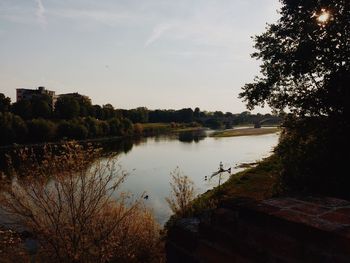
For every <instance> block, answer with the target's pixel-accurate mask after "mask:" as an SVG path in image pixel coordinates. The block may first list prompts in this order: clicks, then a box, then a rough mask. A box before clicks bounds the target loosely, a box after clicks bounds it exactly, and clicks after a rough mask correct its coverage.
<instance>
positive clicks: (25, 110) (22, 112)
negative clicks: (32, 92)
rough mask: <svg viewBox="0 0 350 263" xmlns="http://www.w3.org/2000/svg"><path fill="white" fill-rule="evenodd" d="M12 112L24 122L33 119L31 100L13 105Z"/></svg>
mask: <svg viewBox="0 0 350 263" xmlns="http://www.w3.org/2000/svg"><path fill="white" fill-rule="evenodd" d="M11 111H12V112H13V113H14V114H16V115H18V116H20V117H21V118H22V119H24V120H29V119H31V118H32V104H31V103H30V101H29V100H20V101H17V102H15V103H13V104H12V107H11Z"/></svg>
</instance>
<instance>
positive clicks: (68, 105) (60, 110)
mask: <svg viewBox="0 0 350 263" xmlns="http://www.w3.org/2000/svg"><path fill="white" fill-rule="evenodd" d="M79 112H80V106H79V103H78V100H77V99H76V98H74V97H70V96H64V97H60V98H58V100H57V102H56V105H55V114H56V117H57V118H59V119H66V120H67V119H74V118H76V117H78V116H79Z"/></svg>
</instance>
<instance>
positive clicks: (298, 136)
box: [240, 0, 350, 198]
mask: <svg viewBox="0 0 350 263" xmlns="http://www.w3.org/2000/svg"><path fill="white" fill-rule="evenodd" d="M281 3H282V9H281V18H280V20H279V21H278V22H277V23H276V24H272V25H269V26H268V27H267V31H266V32H265V33H263V34H262V35H259V36H256V37H255V47H256V49H257V50H258V51H257V52H256V53H254V54H253V57H254V58H257V59H261V60H262V62H263V64H262V66H261V73H262V76H261V77H256V79H255V82H253V83H250V84H246V85H245V86H244V88H243V92H242V93H241V94H240V96H241V97H242V98H244V99H245V101H246V102H247V105H248V108H254V107H255V106H263V105H264V104H268V105H269V106H271V107H272V108H275V109H277V110H280V111H282V110H283V109H285V108H286V109H288V110H289V111H290V112H291V113H290V114H288V115H287V118H286V119H285V121H284V127H285V129H284V131H283V133H282V136H281V140H280V143H279V145H278V147H277V149H276V152H277V154H278V156H279V157H280V160H281V164H282V173H281V184H280V186H281V188H280V189H281V190H282V191H283V192H284V193H288V194H298V195H299V194H321V195H331V196H339V197H343V198H350V192H349V190H348V188H349V185H350V177H349V176H348V173H346V172H344V171H346V170H347V167H346V166H347V164H348V163H349V162H350V156H349V153H348V148H347V145H349V136H348V135H349V130H350V129H349V107H350V103H349V99H350V97H349V83H350V1H349V0H308V1H305V0H281Z"/></svg>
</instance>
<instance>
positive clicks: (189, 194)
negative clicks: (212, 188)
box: [165, 168, 195, 217]
mask: <svg viewBox="0 0 350 263" xmlns="http://www.w3.org/2000/svg"><path fill="white" fill-rule="evenodd" d="M171 177H172V182H171V183H170V186H171V196H170V197H168V198H166V199H165V200H166V201H167V203H168V204H169V207H170V209H171V210H172V211H173V212H174V214H175V215H176V216H179V217H185V216H188V215H189V214H190V213H191V211H192V207H191V202H192V201H193V199H194V197H195V191H194V184H193V182H192V181H191V180H190V179H189V178H188V177H187V176H186V175H183V174H182V173H181V171H180V170H179V168H176V169H175V171H173V172H172V173H171Z"/></svg>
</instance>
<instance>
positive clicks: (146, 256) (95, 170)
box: [1, 143, 163, 262]
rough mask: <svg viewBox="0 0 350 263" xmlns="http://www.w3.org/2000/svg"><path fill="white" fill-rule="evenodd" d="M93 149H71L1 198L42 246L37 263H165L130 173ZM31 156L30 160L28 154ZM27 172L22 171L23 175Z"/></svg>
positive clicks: (155, 226)
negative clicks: (124, 187) (126, 187)
mask: <svg viewBox="0 0 350 263" xmlns="http://www.w3.org/2000/svg"><path fill="white" fill-rule="evenodd" d="M96 154H98V153H97V151H96V150H94V149H84V148H83V147H81V146H79V145H76V144H74V143H71V144H67V145H66V149H65V152H64V153H62V154H61V155H59V156H57V157H55V156H54V155H51V154H48V155H47V159H46V160H44V161H42V162H41V166H40V167H36V168H34V167H33V168H32V169H30V170H29V171H28V174H27V176H25V177H23V178H22V179H21V180H18V181H16V182H14V183H12V184H9V185H8V186H7V188H6V189H5V190H4V191H3V192H2V194H1V206H2V208H3V209H5V210H6V211H7V212H8V213H10V214H11V215H13V217H14V218H16V220H19V222H20V223H21V225H23V226H24V227H25V228H27V229H28V230H29V231H30V232H31V233H33V235H34V236H35V238H36V240H37V241H38V242H39V244H40V249H39V251H38V255H37V256H38V261H39V262H161V261H163V258H162V254H161V247H160V241H159V240H160V237H159V233H160V228H159V226H158V224H157V223H156V221H155V220H154V218H153V215H152V213H151V212H150V211H149V210H148V209H146V208H145V206H144V205H143V202H142V200H143V199H142V196H140V197H134V196H132V195H130V194H126V193H122V192H120V191H118V190H119V189H120V186H121V184H122V183H123V182H124V180H125V178H126V176H127V174H126V173H125V172H123V171H122V170H121V168H120V167H119V166H117V165H116V164H115V163H114V162H112V161H111V160H107V161H103V162H102V161H97V162H95V164H94V165H93V166H90V160H91V157H92V156H93V155H96ZM29 156H30V155H29ZM21 172H23V171H21Z"/></svg>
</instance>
